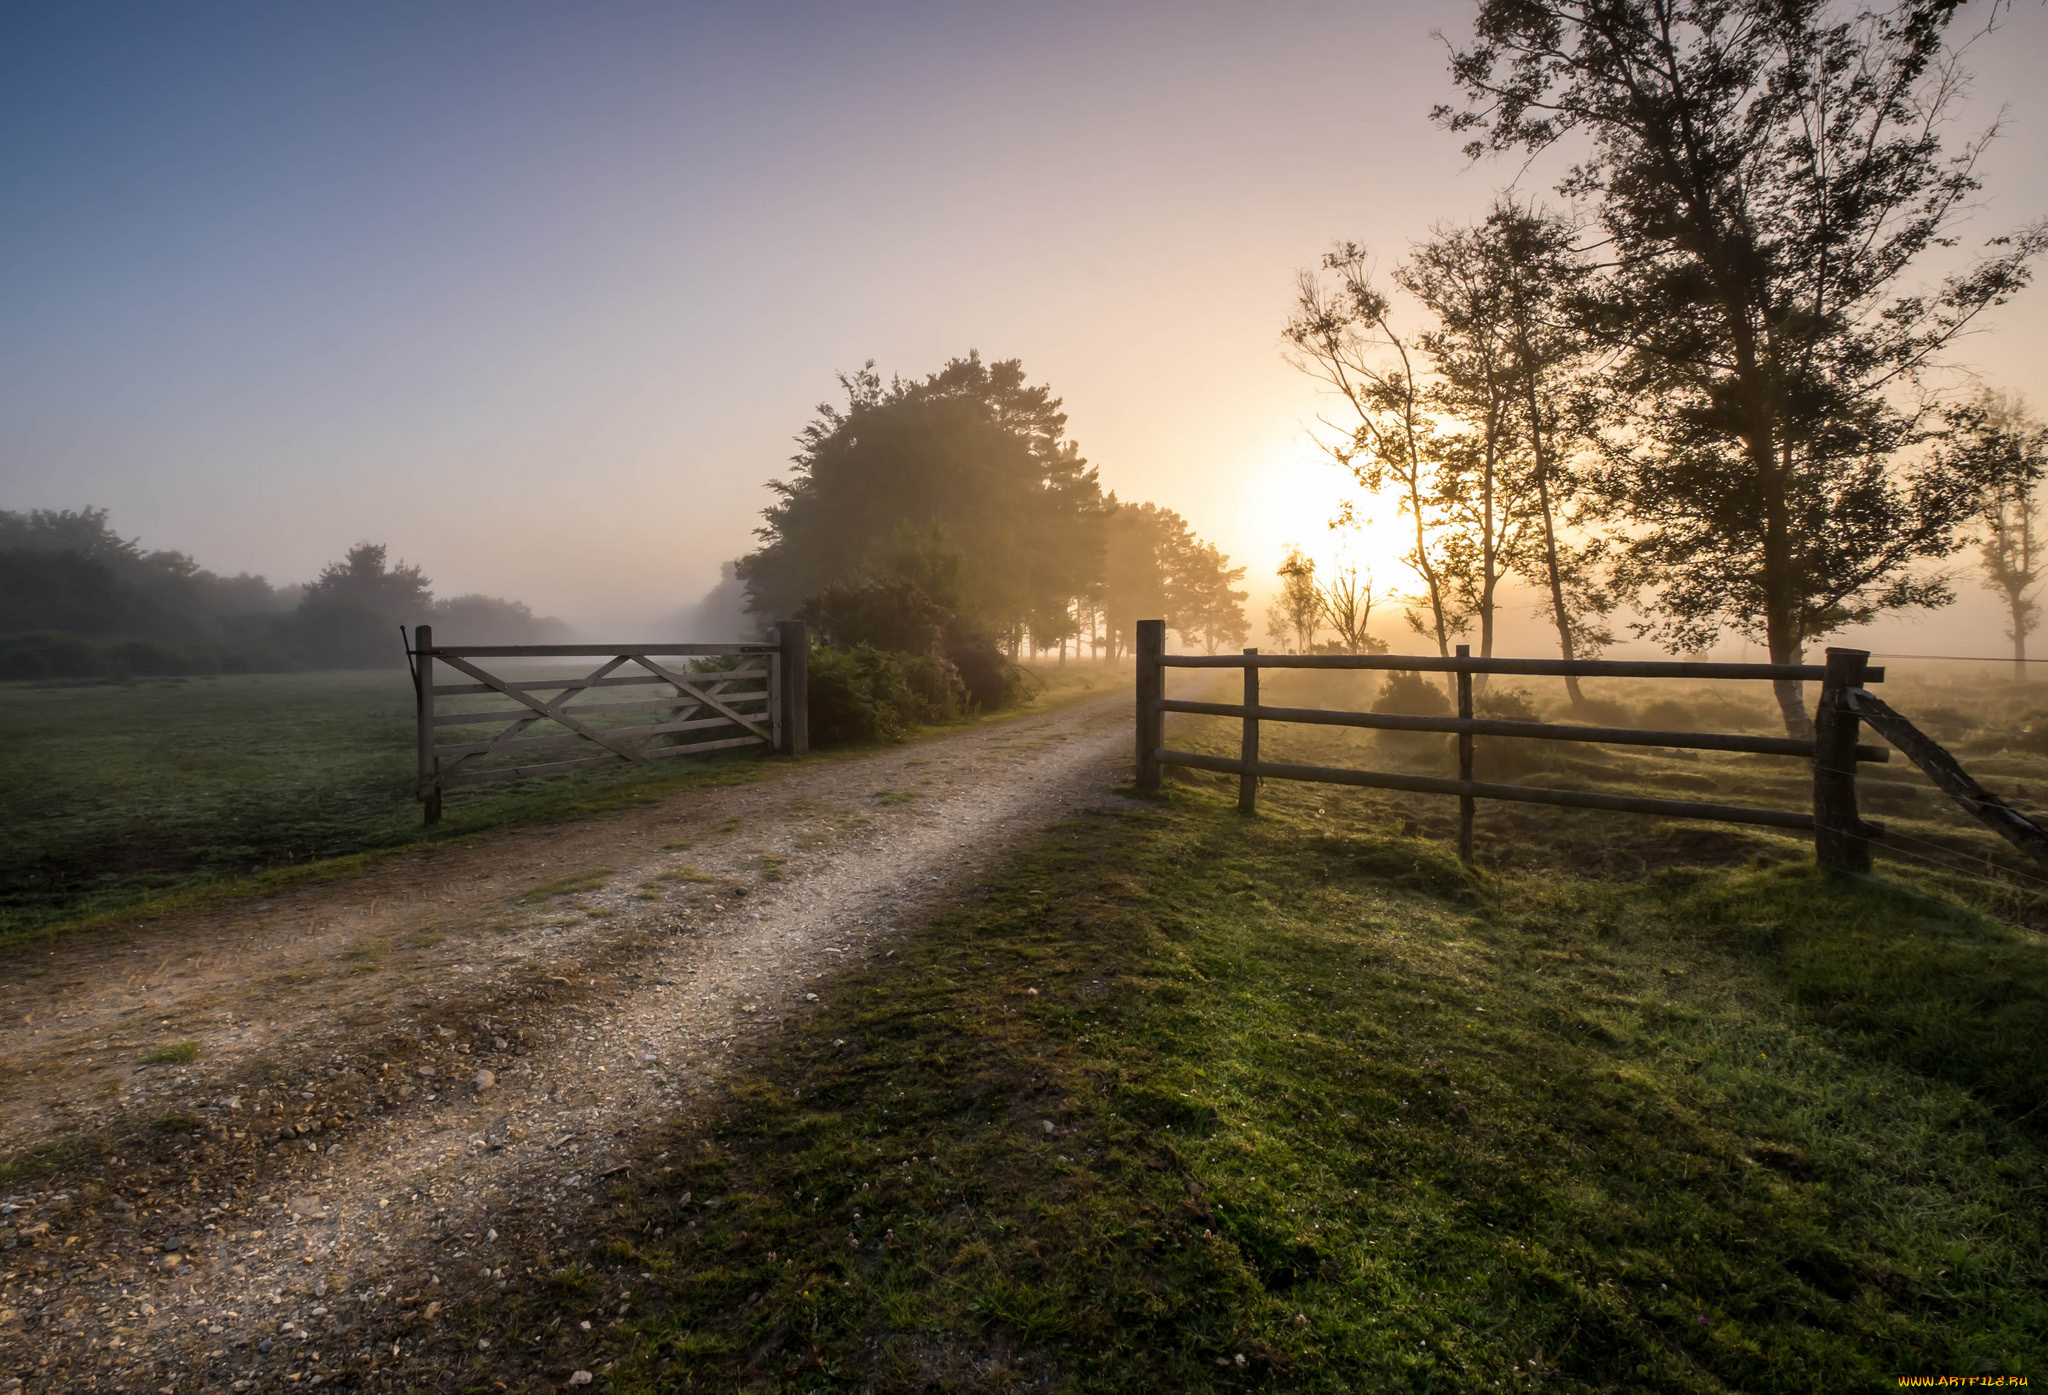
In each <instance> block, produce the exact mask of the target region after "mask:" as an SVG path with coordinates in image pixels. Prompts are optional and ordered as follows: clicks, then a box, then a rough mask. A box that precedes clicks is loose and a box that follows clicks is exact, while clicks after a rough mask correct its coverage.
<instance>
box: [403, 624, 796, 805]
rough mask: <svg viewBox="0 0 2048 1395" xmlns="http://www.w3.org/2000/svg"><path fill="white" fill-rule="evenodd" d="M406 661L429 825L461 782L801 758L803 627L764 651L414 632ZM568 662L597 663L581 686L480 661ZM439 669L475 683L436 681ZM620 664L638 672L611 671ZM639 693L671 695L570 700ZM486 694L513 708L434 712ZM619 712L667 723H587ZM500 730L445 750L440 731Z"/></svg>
mask: <svg viewBox="0 0 2048 1395" xmlns="http://www.w3.org/2000/svg"><path fill="white" fill-rule="evenodd" d="M406 658H407V661H408V662H409V663H410V664H411V665H412V675H413V689H414V692H415V694H416V696H417V699H418V712H417V716H418V755H419V791H418V792H419V798H420V802H421V803H422V804H424V805H425V806H426V821H427V822H428V823H430V824H431V823H438V822H439V821H440V818H441V797H442V794H443V793H444V792H445V791H447V790H449V789H451V788H455V787H459V786H462V785H471V784H482V783H485V782H489V781H497V780H517V779H523V778H526V777H528V776H533V775H552V774H557V773H560V772H563V771H568V770H580V769H583V768H585V767H588V766H595V765H616V764H621V763H624V764H638V763H642V762H646V761H650V760H661V759H666V758H668V757H671V756H687V755H703V754H707V753H709V752H712V751H724V750H731V749H735V748H737V747H742V746H763V747H767V748H769V749H772V750H776V751H780V752H782V753H784V754H788V755H802V754H803V753H804V752H805V751H807V750H809V749H810V721H809V713H808V711H807V708H806V704H805V688H806V686H807V682H808V668H809V636H808V634H807V633H806V629H805V626H804V623H803V622H802V621H801V620H785V621H782V622H780V623H779V624H777V625H776V627H775V640H774V642H772V643H749V642H745V641H735V642H731V643H672V642H668V641H662V642H658V643H653V644H611V645H604V644H597V645H592V644H436V643H435V642H434V631H433V627H432V626H430V625H422V626H420V627H419V628H418V629H417V630H416V631H414V633H413V636H412V638H411V639H410V640H409V641H408V642H407V644H406ZM572 658H580V659H592V658H597V659H602V660H603V662H602V663H600V664H599V665H598V666H597V667H596V668H595V669H593V670H592V671H591V672H589V673H587V674H584V675H582V676H580V677H579V676H571V677H562V678H516V679H515V678H508V677H506V676H504V675H502V674H499V673H494V672H492V671H491V670H490V669H488V668H485V667H482V666H481V665H480V664H479V663H477V660H480V659H572ZM702 659H736V660H738V662H737V663H735V664H734V665H733V666H732V667H729V668H699V667H698V666H697V661H698V660H702ZM437 664H439V665H441V666H443V667H446V668H448V669H451V670H453V671H454V672H456V673H458V674H461V675H463V676H464V677H466V678H469V679H471V680H473V681H470V682H466V683H437V682H436V681H435V666H436V665H437ZM628 665H633V666H636V667H637V668H638V669H639V670H640V672H637V673H631V672H629V673H623V674H621V673H618V672H617V670H619V669H622V668H626V667H627V666H628ZM636 685H657V686H659V687H663V688H666V689H668V690H670V694H672V695H663V694H660V693H650V694H648V695H647V696H645V697H640V698H632V699H628V700H624V701H616V702H583V703H577V702H575V701H574V700H575V699H576V698H578V697H580V696H581V695H582V694H584V693H586V692H590V691H592V690H604V689H615V688H622V687H629V686H636ZM484 694H496V695H498V696H501V697H504V698H506V699H508V700H509V701H510V702H511V703H512V704H513V705H512V706H511V707H509V708H499V709H497V710H494V711H488V712H444V711H440V710H437V700H438V699H440V698H444V697H461V696H479V695H484ZM543 694H552V695H553V696H543ZM621 712H647V713H660V714H664V715H661V716H658V717H657V718H656V720H654V721H651V722H642V723H640V724H637V725H630V726H627V725H622V726H604V727H600V726H594V725H592V724H591V723H589V722H587V721H585V720H584V719H585V718H588V717H595V716H599V715H600V714H617V713H621ZM542 722H552V723H553V724H554V725H555V726H557V727H559V728H562V730H561V731H559V732H555V731H544V732H541V733H539V734H536V735H527V734H526V733H527V732H528V731H529V730H530V729H531V728H532V727H534V726H536V725H538V724H540V723H542ZM500 723H502V724H503V725H502V727H501V728H500V730H498V731H496V732H494V733H492V734H491V735H489V736H487V737H483V738H481V739H471V740H466V741H454V742H445V743H444V742H442V741H441V740H440V739H439V736H438V733H439V732H440V730H441V729H442V728H463V729H467V728H472V727H483V726H490V725H494V724H500ZM695 733H705V734H707V736H708V739H705V740H685V741H681V742H677V743H676V744H661V743H662V742H664V741H665V740H667V739H668V738H674V737H681V736H685V735H690V734H695ZM712 733H723V734H719V735H711V734H712ZM579 746H581V747H596V748H597V750H596V751H594V752H593V753H591V754H587V755H583V756H578V757H574V758H572V759H569V760H553V761H544V762H540V763H531V764H520V765H511V766H495V767H494V766H486V765H482V764H480V762H481V761H483V760H485V759H486V758H488V757H491V756H496V755H507V754H513V753H519V752H526V751H538V750H545V749H558V748H561V747H579Z"/></svg>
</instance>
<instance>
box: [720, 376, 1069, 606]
mask: <svg viewBox="0 0 2048 1395" xmlns="http://www.w3.org/2000/svg"><path fill="white" fill-rule="evenodd" d="M840 383H841V385H842V387H844V389H845V391H846V404H845V405H844V406H843V407H838V406H833V405H831V404H829V403H827V404H823V405H821V406H820V407H819V408H818V416H817V419H816V420H814V421H812V422H811V423H810V425H808V426H807V427H805V428H804V430H803V432H802V433H801V434H800V435H799V436H798V438H797V439H798V442H799V445H800V446H801V449H800V450H799V451H798V453H797V455H796V457H795V469H794V470H793V471H792V477H791V478H790V479H787V480H777V481H774V482H773V483H772V484H771V485H770V488H771V489H773V490H774V491H775V493H776V495H777V500H776V502H775V503H774V504H773V505H771V506H770V507H769V508H768V509H767V510H766V511H765V512H764V515H763V516H764V518H765V519H766V522H765V524H764V526H763V527H761V528H760V529H757V530H756V532H757V535H758V536H759V537H760V538H761V540H762V546H761V547H760V548H758V549H756V550H755V551H754V552H752V553H750V554H749V555H748V556H746V557H745V558H743V559H741V561H740V562H739V564H738V574H739V577H740V579H741V580H742V581H743V582H744V583H745V584H746V587H747V593H748V597H749V608H750V609H751V610H752V611H753V612H754V613H755V614H757V615H763V616H772V615H788V614H793V613H794V612H795V611H796V609H797V608H798V607H799V606H800V605H801V604H802V603H803V601H804V599H805V598H806V597H809V596H815V595H817V594H819V593H820V592H822V591H823V590H824V589H825V588H826V587H827V586H830V585H831V584H833V583H834V582H839V581H844V580H847V579H848V578H851V577H853V576H855V575H856V574H857V573H860V572H862V570H863V569H864V568H866V569H869V570H872V569H873V568H874V567H875V566H876V565H879V564H881V563H882V561H883V556H882V554H884V553H885V552H887V551H889V550H890V549H891V548H893V547H895V546H897V545H898V542H899V541H900V538H901V536H902V530H903V529H905V528H906V527H907V528H909V529H910V530H911V531H912V532H918V531H920V530H923V531H927V532H928V531H929V530H931V529H935V528H936V529H939V530H942V533H943V536H944V538H945V540H946V543H947V545H948V546H950V547H951V548H953V549H954V550H955V551H956V552H957V555H958V557H959V558H960V559H961V561H960V572H959V576H958V578H957V585H958V594H957V596H956V598H955V602H954V603H948V605H947V608H948V609H952V610H954V611H956V613H959V614H963V615H972V616H974V617H976V618H977V619H979V620H980V621H981V622H983V623H985V624H987V625H989V626H992V627H994V628H995V629H997V630H998V631H1002V632H1006V633H1009V634H1012V635H1015V634H1020V633H1021V632H1022V630H1023V629H1024V628H1025V627H1027V626H1029V625H1030V624H1031V623H1032V621H1033V619H1034V618H1038V619H1040V620H1041V621H1042V620H1043V619H1044V617H1046V616H1049V615H1055V614H1063V613H1065V612H1066V611H1067V610H1068V608H1069V606H1070V605H1071V604H1072V602H1073V601H1074V600H1075V598H1077V597H1079V596H1081V595H1082V594H1084V593H1085V592H1086V591H1087V589H1088V587H1089V586H1090V585H1091V584H1092V583H1093V582H1094V580H1095V579H1096V578H1097V577H1098V576H1099V574H1100V570H1101V565H1102V547H1103V533H1102V528H1103V502H1102V498H1101V489H1100V486H1099V484H1098V483H1097V480H1096V474H1095V471H1094V469H1093V468H1092V467H1090V466H1089V465H1088V463H1087V462H1086V461H1085V460H1083V459H1082V458H1081V456H1080V453H1079V451H1078V449H1077V448H1076V447H1075V445H1074V443H1073V442H1072V441H1069V440H1066V439H1064V433H1065V430H1066V420H1067V419H1066V414H1065V413H1063V412H1062V411H1061V410H1060V402H1059V399H1058V398H1056V397H1054V396H1052V394H1051V392H1050V391H1049V390H1048V389H1047V388H1045V387H1043V386H1031V385H1029V384H1027V383H1026V382H1025V380H1024V369H1023V366H1022V365H1021V364H1020V363H1019V362H1018V361H1017V360H1015V359H1011V360H1007V361H1004V362H999V363H992V364H991V363H983V362H982V360H981V357H980V355H979V354H969V355H968V356H967V357H966V358H964V359H954V360H952V361H951V362H949V363H948V364H947V365H946V366H945V367H944V368H943V369H941V370H940V371H939V372H937V373H933V374H930V375H928V376H927V377H925V378H923V379H920V380H905V379H901V378H897V379H893V380H892V381H891V382H890V383H889V384H887V385H886V386H885V385H884V384H883V382H882V380H881V378H880V377H879V376H877V374H876V373H875V371H874V365H873V364H872V363H870V364H868V365H867V366H866V367H864V368H863V369H861V371H860V372H858V373H854V374H851V375H842V376H841V378H840ZM933 599H935V600H937V599H939V598H938V597H936V596H935V597H933ZM942 603H944V602H942Z"/></svg>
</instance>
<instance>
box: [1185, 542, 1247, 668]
mask: <svg viewBox="0 0 2048 1395" xmlns="http://www.w3.org/2000/svg"><path fill="white" fill-rule="evenodd" d="M1190 541H1191V546H1189V547H1188V548H1187V549H1185V551H1184V552H1183V553H1182V554H1181V558H1180V561H1181V567H1180V570H1179V576H1178V579H1177V585H1176V587H1175V589H1176V591H1177V592H1178V594H1177V596H1176V597H1175V600H1174V605H1173V612H1174V628H1175V629H1177V630H1179V631H1180V636H1181V640H1182V642H1183V643H1186V642H1188V641H1189V640H1190V639H1192V640H1194V641H1196V642H1198V643H1200V644H1201V646H1202V649H1203V652H1205V653H1209V654H1213V653H1215V652H1216V651H1217V650H1218V649H1223V648H1231V649H1238V648H1242V647H1243V646H1244V642H1245V639H1246V638H1247V637H1248V635H1249V631H1248V629H1247V628H1246V625H1245V621H1244V603H1245V600H1246V598H1247V596H1248V595H1249V594H1250V593H1249V592H1245V591H1239V590H1237V589H1235V588H1236V583H1238V582H1240V581H1242V580H1244V572H1245V569H1244V568H1243V567H1233V566H1231V565H1230V559H1229V558H1228V557H1226V556H1224V555H1223V554H1222V553H1221V552H1219V551H1217V549H1216V545H1215V544H1214V543H1205V542H1202V541H1200V540H1199V539H1193V538H1191V539H1190Z"/></svg>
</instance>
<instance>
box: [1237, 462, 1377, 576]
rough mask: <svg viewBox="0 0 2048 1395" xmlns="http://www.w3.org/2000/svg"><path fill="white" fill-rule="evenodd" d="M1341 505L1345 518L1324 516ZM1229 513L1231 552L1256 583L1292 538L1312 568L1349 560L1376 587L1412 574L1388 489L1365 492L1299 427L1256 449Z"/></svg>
mask: <svg viewBox="0 0 2048 1395" xmlns="http://www.w3.org/2000/svg"><path fill="white" fill-rule="evenodd" d="M1347 505H1348V506H1349V510H1350V513H1349V516H1350V518H1351V520H1352V521H1351V522H1350V523H1348V524H1345V525H1343V526H1340V527H1332V526H1331V520H1333V519H1335V518H1337V517H1339V515H1340V514H1342V513H1343V512H1344V510H1345V509H1346V506H1347ZM1238 508H1239V513H1238V517H1237V519H1236V520H1235V522H1236V528H1235V529H1234V530H1233V531H1235V532H1236V533H1237V538H1236V539H1235V541H1237V543H1238V546H1239V547H1241V548H1242V549H1243V551H1242V552H1241V553H1239V554H1238V555H1237V557H1236V560H1237V561H1238V562H1241V563H1245V564H1247V565H1248V567H1249V570H1250V575H1249V576H1248V578H1247V580H1248V581H1250V582H1251V583H1253V584H1254V586H1255V587H1256V588H1257V589H1259V590H1261V591H1263V590H1265V589H1267V582H1268V581H1269V580H1270V578H1271V575H1272V572H1273V569H1274V568H1275V567H1277V566H1279V564H1280V559H1281V557H1282V556H1283V555H1284V554H1285V552H1286V549H1287V547H1288V546H1289V545H1290V544H1292V545H1297V546H1299V547H1300V548H1301V550H1302V551H1303V552H1305V553H1307V554H1308V555H1309V556H1310V557H1312V558H1314V559H1315V563H1316V567H1317V569H1318V570H1323V569H1326V568H1336V569H1341V568H1350V567H1355V568H1357V570H1358V571H1359V572H1360V573H1361V574H1363V573H1366V572H1371V573H1372V576H1373V580H1374V582H1375V585H1376V586H1377V587H1395V588H1398V587H1405V586H1407V585H1409V584H1410V583H1411V582H1412V580H1413V578H1412V577H1411V576H1410V574H1409V569H1408V566H1407V564H1406V563H1404V562H1402V561H1401V557H1402V555H1403V554H1404V553H1406V552H1408V551H1409V550H1411V549H1412V547H1413V546H1414V541H1413V539H1412V538H1410V539H1409V540H1408V541H1407V542H1406V543H1404V542H1403V541H1402V537H1403V531H1402V530H1403V528H1404V526H1405V525H1406V524H1407V522H1408V520H1407V518H1406V517H1405V516H1403V515H1402V514H1401V513H1400V509H1399V506H1398V504H1397V502H1396V501H1395V499H1393V498H1392V497H1391V496H1383V495H1373V494H1367V493H1366V492H1365V491H1363V490H1361V489H1360V488H1359V487H1358V484H1357V482H1356V481H1355V480H1353V479H1352V478H1351V476H1350V474H1349V473H1348V472H1347V471H1345V470H1343V469H1342V468H1340V467H1339V466H1337V465H1336V464H1335V463H1334V462H1332V461H1331V459H1330V457H1329V456H1328V455H1326V454H1325V453H1324V452H1323V450H1322V448H1321V447H1319V446H1318V445H1317V444H1316V442H1315V440H1314V439H1313V438H1312V437H1311V436H1310V435H1309V434H1308V433H1307V432H1305V431H1301V430H1298V429H1296V430H1293V431H1291V432H1289V433H1288V434H1287V435H1286V436H1284V437H1282V438H1281V439H1280V440H1277V441H1276V442H1274V443H1273V445H1272V446H1271V447H1269V448H1268V449H1267V450H1266V451H1265V452H1263V453H1262V454H1261V455H1260V457H1259V458H1258V462H1257V463H1256V464H1255V465H1254V466H1253V467H1252V468H1251V469H1249V470H1247V471H1245V473H1244V487H1243V489H1242V490H1241V491H1240V492H1239V495H1238Z"/></svg>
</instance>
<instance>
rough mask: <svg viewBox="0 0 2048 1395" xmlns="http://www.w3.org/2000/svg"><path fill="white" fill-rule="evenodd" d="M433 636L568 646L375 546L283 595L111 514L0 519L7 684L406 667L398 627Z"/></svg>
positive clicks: (537, 619)
mask: <svg viewBox="0 0 2048 1395" xmlns="http://www.w3.org/2000/svg"><path fill="white" fill-rule="evenodd" d="M423 623H430V624H435V625H439V626H441V627H443V637H444V638H460V639H462V640H465V641H467V642H469V643H474V644H512V643H546V642H549V641H553V640H563V639H566V638H568V627H567V626H566V625H564V624H563V623H562V622H561V621H559V620H554V619H550V618H548V617H545V616H539V615H535V614H534V613H533V611H532V610H531V609H530V608H529V607H528V606H526V605H525V604H524V603H523V602H519V601H509V600H503V599H500V598H498V597H495V596H484V595H461V596H452V597H448V598H445V599H436V598H435V596H434V593H433V583H432V581H431V580H430V579H429V578H428V577H427V575H426V573H425V572H424V571H422V570H421V569H420V568H419V567H417V566H410V565H407V564H406V563H404V562H398V563H393V562H391V561H390V560H389V553H388V550H387V549H386V548H385V547H384V546H383V545H381V544H377V543H367V542H366V543H360V544H358V545H356V546H355V547H352V548H350V549H349V550H348V552H347V554H346V555H344V556H343V557H342V558H341V559H340V560H338V561H335V562H332V563H329V564H328V565H327V566H325V567H324V568H322V569H321V571H320V573H319V575H318V576H316V577H315V578H314V579H313V580H312V581H310V582H307V583H304V584H299V585H289V586H281V587H280V586H273V585H271V583H270V582H269V581H268V580H266V579H265V578H263V577H261V576H256V575H252V574H250V573H247V572H244V573H240V574H238V575H235V576H220V575H217V574H216V573H214V572H211V571H208V570H207V569H206V568H204V567H202V566H200V565H199V563H198V562H197V561H195V560H194V559H193V558H192V557H191V556H189V555H188V554H186V553H183V552H174V551H165V550H146V549H144V548H143V547H142V546H141V544H140V543H139V542H138V541H136V540H135V539H133V538H124V537H122V536H121V535H120V534H119V533H118V532H116V531H115V530H114V529H113V528H112V526H110V524H109V523H108V520H107V511H106V510H105V509H99V508H83V509H32V510H28V511H25V512H14V511H9V510H0V678H17V679H19V678H127V677H142V676H153V675H173V674H188V673H221V672H229V673H236V672H242V673H246V672H275V671H280V670H288V669H295V668H390V667H397V666H398V665H400V664H402V663H403V662H404V650H403V648H402V646H401V645H400V642H399V638H398V633H397V627H398V626H400V625H417V624H423Z"/></svg>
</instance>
